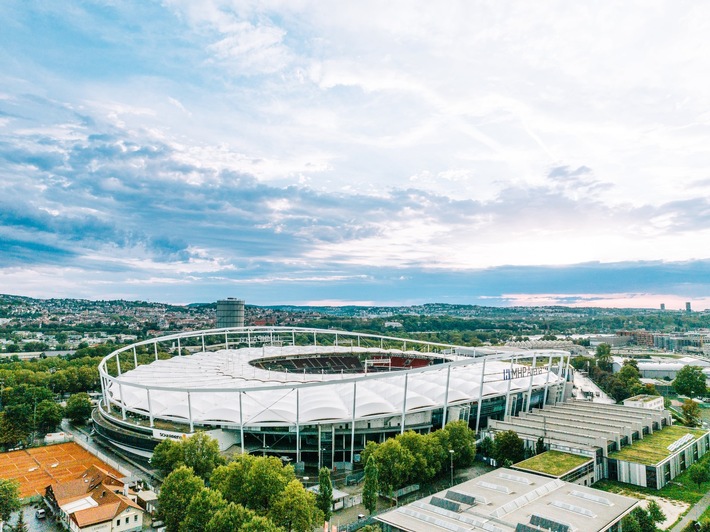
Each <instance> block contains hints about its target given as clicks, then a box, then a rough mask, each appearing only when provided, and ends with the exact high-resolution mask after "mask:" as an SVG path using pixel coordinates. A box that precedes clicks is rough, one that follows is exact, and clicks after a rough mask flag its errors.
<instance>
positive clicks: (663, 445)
mask: <svg viewBox="0 0 710 532" xmlns="http://www.w3.org/2000/svg"><path fill="white" fill-rule="evenodd" d="M704 433H705V431H702V430H697V429H691V428H689V427H683V426H680V425H673V426H670V427H665V428H664V429H663V430H659V431H656V432H654V433H653V434H650V435H648V436H644V437H643V440H637V441H635V442H634V443H633V444H632V445H628V446H626V447H624V448H622V449H621V450H620V451H614V452H613V453H610V454H609V458H614V459H616V460H624V461H626V462H635V463H637V464H644V465H656V464H657V463H658V462H660V461H661V460H663V459H664V458H666V457H668V456H669V455H670V454H671V452H670V451H669V450H668V446H669V445H670V444H671V443H673V442H676V441H678V440H679V439H680V438H682V437H683V436H685V435H686V434H692V435H693V436H695V439H697V438H698V437H700V436H702V435H703V434H704Z"/></svg>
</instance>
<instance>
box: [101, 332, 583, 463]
mask: <svg viewBox="0 0 710 532" xmlns="http://www.w3.org/2000/svg"><path fill="white" fill-rule="evenodd" d="M158 344H161V345H167V346H170V345H173V344H176V347H177V349H176V350H175V354H176V356H173V357H172V358H171V359H168V360H158V356H157V353H158ZM188 344H189V345H191V346H192V347H193V348H195V347H196V348H197V352H195V353H193V354H191V355H185V356H177V355H178V353H179V354H180V355H184V353H185V352H186V350H185V349H182V346H183V345H188ZM138 348H141V349H146V348H147V349H148V351H149V352H151V351H154V352H155V353H156V356H155V358H156V360H155V361H153V362H151V363H150V364H138V358H137V355H136V353H137V349H138ZM569 357H570V354H569V353H568V352H566V351H553V350H540V351H536V350H532V351H531V350H515V349H493V348H480V349H479V348H475V349H474V348H463V347H458V346H453V345H445V344H435V343H431V342H423V341H417V340H411V339H402V338H393V337H388V336H380V335H368V334H361V333H352V332H346V331H337V330H330V329H328V330H322V329H305V328H298V327H247V328H236V329H229V330H209V331H194V332H186V333H179V334H175V335H170V336H165V337H162V338H155V339H150V340H145V341H143V342H138V343H136V344H134V345H131V346H126V347H122V348H120V349H118V350H116V351H114V352H113V353H111V354H110V355H108V356H107V357H106V358H104V360H103V361H102V362H101V363H100V364H99V372H100V375H101V385H102V393H103V397H102V400H101V402H100V406H99V408H98V409H97V410H95V411H94V413H93V420H94V428H95V430H96V432H97V434H98V435H99V436H100V437H102V438H103V439H104V440H106V441H107V442H108V443H110V444H111V445H114V446H116V447H118V448H120V449H122V450H123V451H124V452H129V453H132V454H134V455H137V456H142V457H146V458H147V457H149V456H151V454H152V450H153V448H154V447H155V446H156V445H157V443H158V442H159V441H161V440H162V439H165V438H176V439H179V438H184V437H188V436H189V435H190V434H192V433H194V431H196V430H204V431H207V432H208V433H209V434H210V435H211V436H213V437H215V438H216V439H217V440H218V441H219V443H220V447H221V448H222V449H226V448H228V447H230V446H236V447H237V448H238V449H241V451H242V452H253V453H259V454H273V455H276V456H287V457H289V458H291V459H292V460H294V465H295V467H296V468H297V469H298V468H299V467H303V466H304V465H305V463H309V464H313V465H318V467H323V466H325V467H329V468H331V469H333V468H335V467H337V468H339V469H340V468H346V469H347V468H350V467H352V466H353V464H356V463H358V462H359V458H360V452H361V451H362V449H364V447H365V445H366V444H367V442H368V441H376V442H380V441H383V440H384V439H385V438H387V437H390V436H394V435H396V434H399V433H402V432H404V431H405V430H410V429H411V430H415V431H418V432H429V431H431V430H434V429H438V428H440V427H442V426H443V425H445V424H446V422H447V421H451V420H459V419H463V420H466V421H467V422H468V423H469V425H470V426H471V427H472V428H474V429H476V430H478V429H479V428H483V427H485V426H486V424H487V423H488V420H489V419H500V418H502V417H504V416H505V415H506V413H507V414H517V413H518V412H521V411H527V410H530V409H531V408H533V407H543V406H545V405H553V404H555V403H558V402H560V401H562V400H563V399H564V398H565V397H566V396H567V395H568V394H569V391H570V388H571V386H570V385H568V384H567V375H568V369H567V368H568V362H569ZM121 360H124V361H126V360H131V361H132V362H134V364H135V365H136V366H137V367H136V368H135V369H132V370H131V371H128V372H125V373H123V372H122V371H121V366H122V363H121ZM125 365H126V364H125V362H123V367H125Z"/></svg>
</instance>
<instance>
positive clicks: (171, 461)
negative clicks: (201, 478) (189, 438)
mask: <svg viewBox="0 0 710 532" xmlns="http://www.w3.org/2000/svg"><path fill="white" fill-rule="evenodd" d="M150 464H151V465H152V466H153V467H154V468H155V469H157V470H158V471H160V472H161V473H162V475H163V476H168V475H169V474H170V473H171V472H172V471H173V470H174V469H177V468H178V467H180V466H182V465H185V459H184V453H183V447H182V445H180V443H178V442H176V441H173V440H172V439H170V438H165V439H164V440H163V441H161V442H160V443H159V444H158V445H156V446H155V449H153V456H152V457H151V459H150Z"/></svg>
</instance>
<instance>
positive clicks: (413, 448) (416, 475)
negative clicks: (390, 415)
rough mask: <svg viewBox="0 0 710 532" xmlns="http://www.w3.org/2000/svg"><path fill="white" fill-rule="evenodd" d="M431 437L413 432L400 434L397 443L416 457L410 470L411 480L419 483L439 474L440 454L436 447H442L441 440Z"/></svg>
mask: <svg viewBox="0 0 710 532" xmlns="http://www.w3.org/2000/svg"><path fill="white" fill-rule="evenodd" d="M428 436H429V435H426V436H425V435H423V434H419V433H418V432H414V431H412V430H408V431H407V432H405V433H403V434H400V435H398V436H397V437H396V439H397V441H398V442H399V443H400V444H401V445H402V447H404V448H405V449H407V450H409V452H411V453H412V456H413V457H414V463H413V465H412V468H411V470H410V478H411V479H413V480H415V481H417V482H426V481H428V480H430V479H432V478H433V477H434V476H435V475H436V474H437V473H438V472H439V468H440V465H439V463H438V462H439V461H440V458H439V456H437V455H438V454H440V452H437V451H436V450H435V447H434V446H436V447H440V445H439V440H438V439H436V440H435V439H434V438H430V437H428Z"/></svg>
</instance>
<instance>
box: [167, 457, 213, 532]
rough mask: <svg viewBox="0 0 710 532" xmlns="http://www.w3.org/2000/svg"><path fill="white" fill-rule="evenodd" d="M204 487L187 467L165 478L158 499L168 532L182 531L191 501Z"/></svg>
mask: <svg viewBox="0 0 710 532" xmlns="http://www.w3.org/2000/svg"><path fill="white" fill-rule="evenodd" d="M204 487H205V483H204V482H203V481H202V479H201V478H200V477H198V476H196V475H195V473H194V471H193V470H192V469H190V468H189V467H185V466H182V467H178V468H177V469H176V470H175V471H173V472H172V473H170V474H169V475H168V476H167V477H166V478H165V482H163V487H162V489H161V490H160V496H159V497H158V511H159V514H160V516H161V517H162V518H163V520H164V521H165V526H166V528H167V530H168V532H178V531H179V530H180V523H182V521H183V520H184V519H185V515H186V513H187V507H188V506H189V505H190V501H192V498H193V497H194V496H195V495H197V494H198V493H199V492H200V491H201V490H202V489H203V488H204Z"/></svg>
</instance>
